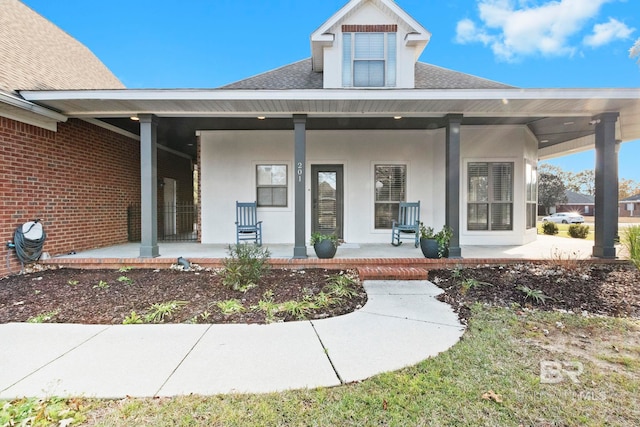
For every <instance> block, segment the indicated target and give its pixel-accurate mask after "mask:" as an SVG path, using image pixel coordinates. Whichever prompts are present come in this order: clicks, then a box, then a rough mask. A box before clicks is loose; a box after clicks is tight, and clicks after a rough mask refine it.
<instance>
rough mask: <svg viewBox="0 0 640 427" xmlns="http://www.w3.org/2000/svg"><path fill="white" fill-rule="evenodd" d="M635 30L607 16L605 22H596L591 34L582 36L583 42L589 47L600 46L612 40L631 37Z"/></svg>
mask: <svg viewBox="0 0 640 427" xmlns="http://www.w3.org/2000/svg"><path fill="white" fill-rule="evenodd" d="M634 31H635V29H634V28H629V27H627V26H626V25H625V24H623V23H622V22H620V21H618V20H617V19H614V18H609V22H607V23H605V24H597V25H594V27H593V34H590V35H588V36H587V37H585V38H584V44H586V45H587V46H591V47H600V46H603V45H605V44H608V43H610V42H612V41H614V40H625V39H628V38H629V37H631V34H633V32H634Z"/></svg>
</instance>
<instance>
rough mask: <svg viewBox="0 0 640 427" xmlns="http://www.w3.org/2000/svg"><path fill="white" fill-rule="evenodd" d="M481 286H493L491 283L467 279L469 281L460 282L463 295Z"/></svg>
mask: <svg viewBox="0 0 640 427" xmlns="http://www.w3.org/2000/svg"><path fill="white" fill-rule="evenodd" d="M481 286H493V285H492V284H491V283H489V282H482V281H480V280H476V279H472V278H467V279H464V280H463V281H462V282H460V292H461V293H463V294H466V293H467V292H469V291H470V290H471V289H476V288H479V287H481Z"/></svg>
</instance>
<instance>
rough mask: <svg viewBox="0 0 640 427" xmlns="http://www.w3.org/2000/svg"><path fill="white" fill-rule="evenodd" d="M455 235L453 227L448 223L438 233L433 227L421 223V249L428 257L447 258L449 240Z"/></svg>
mask: <svg viewBox="0 0 640 427" xmlns="http://www.w3.org/2000/svg"><path fill="white" fill-rule="evenodd" d="M452 237H453V229H452V228H451V227H449V226H447V225H445V226H443V227H442V230H440V231H438V232H437V233H436V232H435V231H434V229H433V227H425V225H424V224H423V223H420V249H421V250H422V254H423V255H424V256H425V257H426V258H446V257H448V256H449V242H450V241H451V238H452Z"/></svg>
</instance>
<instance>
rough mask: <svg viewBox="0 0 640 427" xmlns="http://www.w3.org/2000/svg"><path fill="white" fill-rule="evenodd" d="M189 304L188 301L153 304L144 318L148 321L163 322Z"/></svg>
mask: <svg viewBox="0 0 640 427" xmlns="http://www.w3.org/2000/svg"><path fill="white" fill-rule="evenodd" d="M185 305H187V301H168V302H162V303H156V304H153V305H152V306H151V307H150V308H149V312H148V313H147V314H146V315H145V316H144V320H145V321H146V322H148V323H162V322H164V319H165V318H168V317H171V316H173V314H174V313H175V312H176V311H178V310H180V309H181V308H182V307H184V306H185Z"/></svg>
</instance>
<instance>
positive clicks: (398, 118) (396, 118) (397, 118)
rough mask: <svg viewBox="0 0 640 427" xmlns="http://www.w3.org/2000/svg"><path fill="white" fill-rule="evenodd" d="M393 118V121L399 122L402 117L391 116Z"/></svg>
mask: <svg viewBox="0 0 640 427" xmlns="http://www.w3.org/2000/svg"><path fill="white" fill-rule="evenodd" d="M393 118H394V119H395V120H400V119H401V118H402V116H393Z"/></svg>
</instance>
